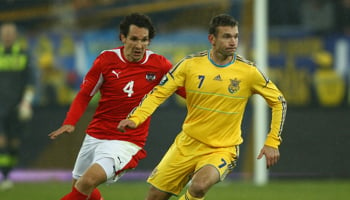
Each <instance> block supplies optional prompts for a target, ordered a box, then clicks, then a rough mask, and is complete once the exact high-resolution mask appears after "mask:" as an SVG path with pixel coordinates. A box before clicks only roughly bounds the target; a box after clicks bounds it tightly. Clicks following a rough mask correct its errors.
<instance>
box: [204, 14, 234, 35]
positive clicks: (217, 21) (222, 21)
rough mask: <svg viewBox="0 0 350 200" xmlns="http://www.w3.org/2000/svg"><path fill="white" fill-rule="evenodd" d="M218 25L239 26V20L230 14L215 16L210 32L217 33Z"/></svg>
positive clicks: (210, 25)
mask: <svg viewBox="0 0 350 200" xmlns="http://www.w3.org/2000/svg"><path fill="white" fill-rule="evenodd" d="M218 26H232V27H234V26H238V21H237V20H236V19H235V18H233V17H232V16H230V15H227V14H220V15H217V16H215V17H213V18H212V19H211V20H210V24H209V34H214V35H216V34H217V30H216V28H217V27H218Z"/></svg>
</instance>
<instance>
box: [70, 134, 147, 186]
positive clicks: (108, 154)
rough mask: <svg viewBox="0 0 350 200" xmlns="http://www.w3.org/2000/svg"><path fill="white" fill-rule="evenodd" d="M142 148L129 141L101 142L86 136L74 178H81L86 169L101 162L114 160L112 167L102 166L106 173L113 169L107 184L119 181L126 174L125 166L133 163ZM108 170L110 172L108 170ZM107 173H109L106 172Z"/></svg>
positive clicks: (74, 171)
mask: <svg viewBox="0 0 350 200" xmlns="http://www.w3.org/2000/svg"><path fill="white" fill-rule="evenodd" d="M140 150H141V147H139V146H137V145H136V144H133V143H131V142H127V141H120V140H101V139H96V138H94V137H91V136H90V135H88V134H86V136H85V139H84V142H83V144H82V146H81V148H80V151H79V154H78V157H77V159H76V161H75V165H74V169H73V172H72V174H73V178H74V179H78V178H80V177H81V176H82V175H83V173H84V172H85V170H86V169H88V168H89V167H90V166H91V165H92V164H93V163H98V161H99V160H101V159H104V158H108V159H111V158H112V159H113V160H114V165H112V166H101V167H102V168H104V170H105V171H110V169H109V168H113V171H114V173H113V174H112V175H108V174H107V183H112V182H115V181H117V180H118V179H119V178H120V177H121V176H122V175H123V172H125V170H126V169H124V168H125V166H126V165H127V164H128V163H129V162H131V160H132V159H133V156H135V155H136V154H137V153H138V152H139V151H140ZM106 168H108V170H106ZM106 173H107V172H106Z"/></svg>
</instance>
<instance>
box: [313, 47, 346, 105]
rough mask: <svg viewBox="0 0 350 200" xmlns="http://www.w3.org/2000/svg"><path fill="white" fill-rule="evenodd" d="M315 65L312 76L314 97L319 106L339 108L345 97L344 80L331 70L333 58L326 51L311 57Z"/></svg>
mask: <svg viewBox="0 0 350 200" xmlns="http://www.w3.org/2000/svg"><path fill="white" fill-rule="evenodd" d="M312 59H313V61H314V62H315V64H316V65H317V67H318V68H317V69H316V71H315V74H314V87H315V91H316V97H317V99H318V102H319V104H320V105H321V106H325V107H335V106H340V105H341V103H342V102H343V101H344V97H345V80H344V79H343V78H342V77H341V76H340V75H339V74H337V72H336V71H335V70H334V69H333V57H332V55H331V54H330V53H329V52H327V51H320V52H316V53H315V54H314V55H313V56H312Z"/></svg>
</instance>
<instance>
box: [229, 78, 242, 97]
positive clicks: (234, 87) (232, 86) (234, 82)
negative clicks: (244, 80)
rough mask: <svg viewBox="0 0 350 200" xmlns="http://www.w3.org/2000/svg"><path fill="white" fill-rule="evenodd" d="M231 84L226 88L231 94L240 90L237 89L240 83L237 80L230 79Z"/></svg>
mask: <svg viewBox="0 0 350 200" xmlns="http://www.w3.org/2000/svg"><path fill="white" fill-rule="evenodd" d="M230 81H231V84H230V85H229V86H228V91H229V92H230V93H232V94H234V93H236V92H238V90H239V89H240V87H239V83H240V82H241V81H240V80H238V79H237V78H235V79H233V80H232V79H230Z"/></svg>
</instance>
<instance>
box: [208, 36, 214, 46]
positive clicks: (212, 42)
mask: <svg viewBox="0 0 350 200" xmlns="http://www.w3.org/2000/svg"><path fill="white" fill-rule="evenodd" d="M208 40H209V42H210V44H212V45H213V44H214V43H215V36H214V34H209V35H208Z"/></svg>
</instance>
